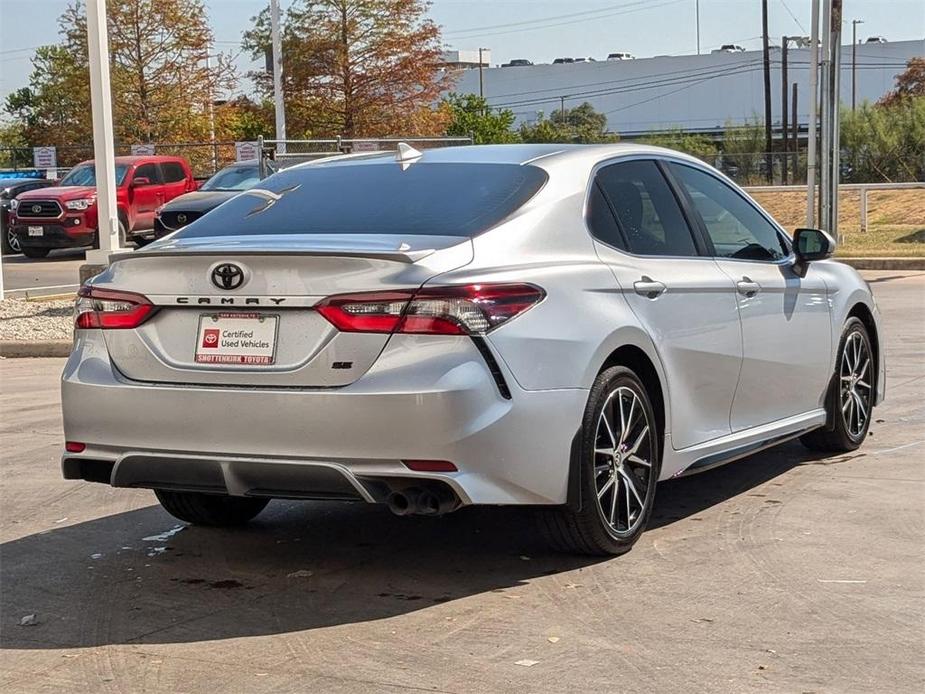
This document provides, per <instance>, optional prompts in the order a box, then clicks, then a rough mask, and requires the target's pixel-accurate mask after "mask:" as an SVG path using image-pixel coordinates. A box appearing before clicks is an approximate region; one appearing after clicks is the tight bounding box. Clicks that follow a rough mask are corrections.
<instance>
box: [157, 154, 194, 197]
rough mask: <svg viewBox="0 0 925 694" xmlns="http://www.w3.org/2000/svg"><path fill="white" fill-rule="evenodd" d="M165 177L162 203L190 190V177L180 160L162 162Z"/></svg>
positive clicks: (163, 176)
mask: <svg viewBox="0 0 925 694" xmlns="http://www.w3.org/2000/svg"><path fill="white" fill-rule="evenodd" d="M160 167H161V176H162V178H163V181H164V183H163V185H162V190H161V192H162V200H161V205H163V204H164V203H165V202H170V201H171V200H173V199H174V198H176V197H179V196H181V195H183V194H184V193H186V192H188V191H189V177H188V176H187V173H186V169H185V168H184V167H183V165H182V164H181V163H180V162H179V161H165V162H161V164H160Z"/></svg>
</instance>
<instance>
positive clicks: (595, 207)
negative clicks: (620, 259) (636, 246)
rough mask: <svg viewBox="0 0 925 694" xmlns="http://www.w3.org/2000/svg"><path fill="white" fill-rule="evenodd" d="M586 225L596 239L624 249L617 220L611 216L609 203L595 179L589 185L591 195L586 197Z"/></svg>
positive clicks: (624, 245)
mask: <svg viewBox="0 0 925 694" xmlns="http://www.w3.org/2000/svg"><path fill="white" fill-rule="evenodd" d="M588 227H589V228H590V229H591V235H592V236H594V238H596V239H597V240H598V241H603V242H604V243H606V244H607V245H608V246H613V247H614V248H619V249H621V250H626V244H625V243H624V242H623V235H622V234H621V233H620V227H618V226H617V220H616V218H615V217H614V216H613V211H612V210H611V209H610V204H609V203H608V202H607V199H606V198H605V197H604V194H603V193H602V192H601V187H600V185H598V183H597V181H595V182H594V184H593V185H592V186H591V196H590V197H589V198H588Z"/></svg>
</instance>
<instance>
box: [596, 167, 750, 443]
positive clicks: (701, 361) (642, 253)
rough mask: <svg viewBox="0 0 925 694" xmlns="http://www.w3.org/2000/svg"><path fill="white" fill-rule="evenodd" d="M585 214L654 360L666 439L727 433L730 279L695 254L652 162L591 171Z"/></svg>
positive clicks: (736, 348)
mask: <svg viewBox="0 0 925 694" xmlns="http://www.w3.org/2000/svg"><path fill="white" fill-rule="evenodd" d="M588 219H589V225H590V226H591V229H592V233H593V235H594V236H595V238H596V239H597V243H596V247H597V252H598V255H599V256H600V258H601V259H602V260H603V261H604V262H606V263H607V264H608V265H609V267H610V269H611V270H612V271H613V274H614V276H615V277H616V279H617V282H618V283H619V286H620V288H621V289H622V291H623V295H624V296H625V297H626V299H627V301H628V302H629V304H630V306H631V308H632V310H633V312H634V313H635V315H636V316H637V318H638V319H639V321H640V323H641V324H642V325H643V326H644V327H645V329H646V331H647V332H648V334H649V335H651V336H652V340H653V342H654V343H655V348H656V350H657V351H658V354H659V357H660V359H661V361H662V367H663V369H664V373H665V375H666V377H667V381H668V383H667V390H668V393H669V399H670V414H671V431H670V436H671V445H672V447H673V448H675V449H682V448H686V447H688V446H693V445H696V444H698V443H703V442H705V441H709V440H711V439H715V438H718V437H720V436H724V435H727V434H729V433H730V428H729V410H730V408H731V406H732V400H733V396H734V394H735V388H736V382H737V380H738V377H739V368H740V366H741V363H742V337H741V329H740V327H739V316H738V310H737V308H736V296H735V285H734V284H733V282H732V280H730V278H729V277H728V276H727V275H726V274H725V273H723V272H722V271H721V270H720V269H719V268H718V267H717V265H716V263H715V262H714V261H713V259H712V258H709V257H707V256H705V255H703V248H702V247H701V246H702V242H701V241H700V240H699V239H698V238H697V237H695V234H693V233H692V231H691V229H690V227H689V225H688V222H687V220H686V218H685V216H684V214H683V212H682V210H681V206H680V205H679V203H678V200H677V198H676V197H675V195H674V193H673V192H672V190H671V188H670V187H669V185H668V183H667V181H666V179H665V177H664V175H663V174H662V171H661V169H660V167H659V166H658V164H656V162H655V161H653V160H645V159H637V160H629V161H621V162H618V163H614V164H610V165H608V166H605V167H603V168H601V169H600V170H598V172H597V175H596V177H595V182H594V184H593V186H592V192H591V198H590V200H589V216H588Z"/></svg>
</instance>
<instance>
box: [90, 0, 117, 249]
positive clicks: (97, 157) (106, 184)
mask: <svg viewBox="0 0 925 694" xmlns="http://www.w3.org/2000/svg"><path fill="white" fill-rule="evenodd" d="M87 48H88V57H89V63H90V64H89V67H90V108H91V111H92V113H93V160H94V161H93V166H94V169H95V175H96V209H97V220H98V221H97V227H96V229H97V231H96V233H97V235H98V238H99V244H100V250H101V251H102V252H103V253H106V254H107V256H108V251H111V250H118V249H119V247H120V245H121V244H120V239H119V217H118V212H117V210H116V148H115V145H114V143H113V136H112V91H111V90H110V87H109V29H108V25H107V24H106V0H87ZM87 255H88V257H89V255H90V253H88V254H87ZM91 262H92V261H91Z"/></svg>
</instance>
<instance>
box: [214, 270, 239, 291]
mask: <svg viewBox="0 0 925 694" xmlns="http://www.w3.org/2000/svg"><path fill="white" fill-rule="evenodd" d="M212 284H214V285H215V286H216V287H218V288H219V289H226V290H229V291H230V290H232V289H237V288H238V287H240V286H241V285H242V284H244V270H243V269H242V268H241V266H240V265H235V264H234V263H222V264H221V265H216V266H215V267H214V268H212Z"/></svg>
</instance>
